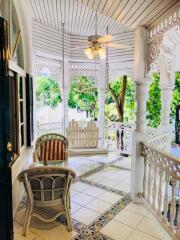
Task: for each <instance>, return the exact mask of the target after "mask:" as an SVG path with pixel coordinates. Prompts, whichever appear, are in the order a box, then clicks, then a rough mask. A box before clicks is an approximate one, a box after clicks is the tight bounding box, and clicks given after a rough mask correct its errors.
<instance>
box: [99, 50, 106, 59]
mask: <svg viewBox="0 0 180 240" xmlns="http://www.w3.org/2000/svg"><path fill="white" fill-rule="evenodd" d="M98 54H99V57H100V59H104V58H105V57H106V50H105V48H102V47H100V48H99V50H98Z"/></svg>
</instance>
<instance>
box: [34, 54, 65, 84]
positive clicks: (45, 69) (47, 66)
mask: <svg viewBox="0 0 180 240" xmlns="http://www.w3.org/2000/svg"><path fill="white" fill-rule="evenodd" d="M34 74H35V75H36V76H41V75H44V76H51V77H53V78H54V79H55V80H57V81H59V82H60V83H61V62H60V61H58V60H53V59H49V58H45V57H38V56H36V57H35V61H34Z"/></svg>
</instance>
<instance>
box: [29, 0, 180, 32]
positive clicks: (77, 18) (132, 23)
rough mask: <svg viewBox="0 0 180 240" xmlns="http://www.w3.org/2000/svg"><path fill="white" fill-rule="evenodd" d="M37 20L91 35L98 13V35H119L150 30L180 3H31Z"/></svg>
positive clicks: (80, 0)
mask: <svg viewBox="0 0 180 240" xmlns="http://www.w3.org/2000/svg"><path fill="white" fill-rule="evenodd" d="M29 1H30V4H31V7H32V12H33V19H34V20H35V21H37V22H39V23H41V24H44V25H46V26H49V27H52V28H54V29H59V30H60V29H61V23H62V22H65V30H66V32H67V33H69V34H74V35H81V36H89V35H93V34H94V33H95V15H96V11H97V13H98V24H97V25H98V33H99V34H100V35H103V34H105V33H106V28H107V26H108V27H109V33H111V34H117V33H120V32H124V31H130V30H134V29H135V28H136V27H137V26H139V25H142V26H145V27H149V26H151V25H153V24H154V23H155V22H156V21H158V19H159V18H161V17H163V16H164V15H165V14H167V13H168V12H169V11H170V10H171V9H172V8H175V7H176V4H178V3H179V0H29Z"/></svg>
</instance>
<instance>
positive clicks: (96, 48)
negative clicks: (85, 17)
mask: <svg viewBox="0 0 180 240" xmlns="http://www.w3.org/2000/svg"><path fill="white" fill-rule="evenodd" d="M95 23H96V25H95V35H93V36H89V37H88V48H86V49H85V50H84V52H85V54H86V56H87V57H88V58H89V59H94V58H96V57H97V56H99V57H100V59H103V58H105V57H106V47H112V48H118V49H121V48H125V49H131V47H130V46H129V45H126V44H119V43H115V42H112V40H113V36H112V35H110V34H106V35H104V36H99V35H98V34H97V12H96V21H95ZM107 32H108V29H107Z"/></svg>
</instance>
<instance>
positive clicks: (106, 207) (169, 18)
mask: <svg viewBox="0 0 180 240" xmlns="http://www.w3.org/2000/svg"><path fill="white" fill-rule="evenodd" d="M13 11H14V12H13ZM12 12H13V13H12ZM15 13H16V14H15ZM27 13H28V14H27ZM14 15H15V16H14ZM0 16H2V17H4V18H5V19H6V20H7V21H8V22H9V23H10V33H9V36H10V50H11V54H10V57H9V72H10V76H11V77H12V78H14V79H19V80H18V83H17V84H19V85H18V91H19V97H17V98H18V100H17V99H16V100H17V105H18V107H17V109H18V110H17V109H15V111H16V114H17V115H18V117H17V119H16V124H17V125H16V127H17V126H18V127H17V129H16V130H15V129H13V134H14V135H13V144H15V147H14V148H13V151H14V156H16V159H15V161H14V163H13V165H12V189H13V190H12V191H13V217H14V239H15V240H19V239H30V240H31V239H37V240H46V239H51V240H55V239H58V238H61V239H63V240H66V239H67V240H70V239H77V240H80V239H83V240H86V239H87V240H88V239H99V240H100V239H107V240H124V239H127V240H134V239H138V240H141V239H143V240H146V239H147V240H157V239H163V240H168V239H179V238H180V210H179V203H180V192H179V191H180V149H179V144H180V139H179V132H180V129H179V118H180V117H179V111H180V110H179V109H180V108H179V104H180V95H179V87H180V85H179V84H180V77H179V75H178V74H179V72H180V61H179V56H180V29H179V25H180V4H179V2H178V1H175V0H173V1H169V0H164V1H162V2H161V1H151V2H148V1H139V0H138V1H133V0H132V1H90V0H89V1H75V0H74V1H69V2H68V1H65V0H61V1H60V0H59V1H54V2H53V1H50V0H48V1H47V2H44V1H42V0H38V1H35V0H14V1H3V0H1V1H0ZM90 36H96V37H98V36H99V37H100V36H101V37H102V36H111V37H112V39H113V40H112V41H110V42H108V44H109V45H108V44H107V45H103V44H105V43H103V44H102V46H103V47H102V48H103V49H104V52H103V57H102V56H101V55H100V54H99V55H100V56H98V57H95V56H94V55H93V56H90V55H88V54H85V49H89V48H92V46H91V44H92V43H90V41H89V40H88V37H90ZM14 41H15V43H16V44H15V45H13V43H14ZM113 44H114V45H113ZM13 46H14V48H13ZM98 46H99V45H98ZM112 46H113V47H112ZM115 47H117V48H115ZM12 53H13V54H12ZM101 58H102V59H101ZM155 75H156V76H158V77H157V79H158V80H157V79H156V83H157V85H158V87H157V92H156V91H154V92H153V94H154V95H153V96H152V88H153V86H154V85H153V84H154V76H155ZM46 80H48V81H49V82H48V83H47V85H45V86H44V88H43V89H42V85H43V84H42V83H46ZM125 82H126V84H127V82H128V83H129V84H130V86H131V88H129V89H130V90H129V89H128V88H127V87H126V89H125V92H124V97H123V90H122V89H123V86H124V85H123V84H125ZM52 83H53V84H54V85H53V86H55V88H53V90H52V92H53V91H54V92H53V93H52V92H50V91H49V90H47V89H50V87H51V86H50V85H49V84H52ZM115 83H116V84H117V85H115ZM73 84H74V85H73ZM83 84H84V85H83ZM113 84H114V85H115V88H114V89H115V90H114V92H112V91H110V90H112V89H111V88H112V86H113ZM118 84H119V85H120V87H119V85H118ZM74 86H75V87H76V88H75V87H74ZM73 87H74V88H73ZM117 88H118V91H119V92H120V93H118V94H119V95H118V94H117V95H116V93H117V91H116V90H117ZM74 89H75V90H74ZM48 91H49V92H48ZM74 91H76V93H78V94H76V96H75V97H74V95H75V94H74ZM91 93H92V95H93V100H92V99H91V102H90V101H87V100H88V99H89V98H90V97H92V95H91ZM73 94H74V95H73ZM83 94H84V96H83ZM113 94H114V95H115V96H113ZM128 94H129V95H130V97H131V98H128V97H129V96H128ZM77 95H78V96H77ZM109 96H110V97H109ZM152 98H153V100H152ZM129 99H130V100H129ZM128 101H129V102H128ZM87 102H88V103H87ZM156 102H158V103H157V105H156ZM109 103H110V104H112V105H111V106H112V107H111V108H110V107H109V105H108V104H109ZM128 104H129V105H128ZM131 104H133V107H132V108H131V107H129V108H128V106H131ZM153 104H154V105H153ZM89 106H90V107H89ZM153 107H154V108H157V109H156V110H157V111H152V112H151V109H152V108H153ZM87 109H88V110H87ZM109 109H110V110H109ZM17 111H19V112H18V113H17ZM118 111H119V112H118ZM129 111H130V114H129ZM108 114H109V115H108ZM150 114H151V115H150ZM156 114H157V115H158V120H157V122H156V123H155V124H154V123H153V124H154V125H153V124H152V122H151V121H152V120H153V119H154V116H155V115H156ZM107 115H108V116H107ZM121 116H122V118H121ZM152 126H153V127H152ZM49 133H57V134H61V135H63V136H65V137H67V139H68V142H69V148H68V155H69V156H68V167H70V168H71V169H73V170H74V171H75V172H76V178H75V180H74V181H73V183H72V186H71V217H72V221H73V227H74V230H73V231H72V232H68V231H67V230H66V219H65V217H64V215H62V216H61V217H59V218H58V219H57V220H56V221H55V222H54V223H48V224H47V223H46V224H44V223H42V222H41V221H39V220H37V219H35V218H34V219H33V220H32V221H31V224H30V228H29V232H28V234H27V236H26V237H23V236H22V226H23V221H24V216H25V215H24V214H25V208H26V205H27V199H26V196H25V194H24V188H23V186H22V184H20V183H19V181H18V179H17V176H18V174H19V173H20V172H21V171H22V170H24V169H25V168H28V167H29V166H31V164H32V162H33V158H32V153H33V148H34V144H35V142H36V140H37V138H38V137H40V136H41V135H43V134H49ZM172 143H173V144H172ZM36 164H37V165H36ZM38 164H39V163H35V166H38ZM55 165H58V164H55ZM47 215H48V213H47Z"/></svg>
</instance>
